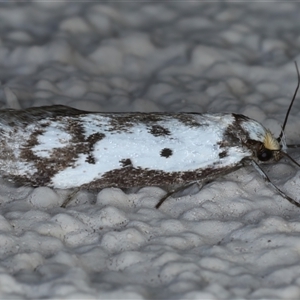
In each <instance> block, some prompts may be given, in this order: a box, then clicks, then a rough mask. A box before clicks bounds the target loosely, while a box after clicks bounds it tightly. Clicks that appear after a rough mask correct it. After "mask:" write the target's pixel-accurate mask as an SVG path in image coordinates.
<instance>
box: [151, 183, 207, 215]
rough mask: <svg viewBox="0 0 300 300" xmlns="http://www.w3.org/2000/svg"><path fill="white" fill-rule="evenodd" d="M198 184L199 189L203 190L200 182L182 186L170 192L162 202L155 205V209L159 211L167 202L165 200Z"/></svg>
mask: <svg viewBox="0 0 300 300" xmlns="http://www.w3.org/2000/svg"><path fill="white" fill-rule="evenodd" d="M195 183H196V184H197V185H198V187H199V190H201V188H202V187H203V184H202V185H201V184H200V182H198V181H195V182H191V183H189V184H187V185H183V186H180V187H179V188H177V189H173V190H171V191H169V192H168V193H166V195H164V196H163V197H162V198H161V199H160V200H159V202H158V203H157V204H156V205H155V208H156V209H158V208H160V206H161V205H162V204H163V203H164V202H165V200H167V199H168V198H169V197H170V196H172V195H173V194H175V193H177V192H180V191H181V190H184V189H186V188H188V187H190V186H192V185H193V184H195Z"/></svg>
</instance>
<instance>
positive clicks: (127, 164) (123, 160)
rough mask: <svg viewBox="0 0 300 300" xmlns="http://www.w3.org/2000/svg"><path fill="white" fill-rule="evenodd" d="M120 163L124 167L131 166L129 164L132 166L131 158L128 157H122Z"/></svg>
mask: <svg viewBox="0 0 300 300" xmlns="http://www.w3.org/2000/svg"><path fill="white" fill-rule="evenodd" d="M120 164H121V165H122V167H123V168H125V167H129V166H131V167H132V161H131V159H129V158H127V159H121V160H120Z"/></svg>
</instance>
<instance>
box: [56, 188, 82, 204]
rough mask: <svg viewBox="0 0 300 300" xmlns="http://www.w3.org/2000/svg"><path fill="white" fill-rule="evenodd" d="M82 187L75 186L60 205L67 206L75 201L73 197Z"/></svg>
mask: <svg viewBox="0 0 300 300" xmlns="http://www.w3.org/2000/svg"><path fill="white" fill-rule="evenodd" d="M79 190H80V188H75V189H74V190H73V191H72V192H71V193H70V194H69V195H68V196H67V197H66V199H65V201H64V202H63V204H62V205H61V206H60V207H63V208H66V207H67V205H68V204H69V203H70V202H71V201H73V197H74V196H75V195H76V194H77V193H78V192H79Z"/></svg>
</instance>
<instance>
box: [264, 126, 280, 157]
mask: <svg viewBox="0 0 300 300" xmlns="http://www.w3.org/2000/svg"><path fill="white" fill-rule="evenodd" d="M263 145H264V148H265V149H266V150H269V151H272V154H270V155H271V156H273V158H274V160H275V161H278V160H280V159H281V158H282V153H281V147H280V144H279V142H278V141H277V139H275V138H274V136H273V135H272V133H271V132H270V131H269V130H267V131H266V135H265V137H264V141H263Z"/></svg>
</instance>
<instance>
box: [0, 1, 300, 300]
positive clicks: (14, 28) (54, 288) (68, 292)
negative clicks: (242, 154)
mask: <svg viewBox="0 0 300 300" xmlns="http://www.w3.org/2000/svg"><path fill="white" fill-rule="evenodd" d="M299 13H300V7H299V4H298V3H278V2H276V3H275V2H274V3H270V2H269V3H268V2H264V3H252V4H251V3H200V2H186V1H184V2H183V1H182V2H170V3H139V2H126V3H125V2H113V3H111V4H98V3H60V2H54V3H51V2H36V3H30V4H27V3H8V4H3V3H2V4H1V7H0V20H1V27H0V44H1V47H0V64H1V68H0V80H1V83H2V87H3V88H2V89H1V91H0V100H1V104H2V107H7V106H13V107H17V106H18V103H19V104H20V106H21V107H23V108H25V107H30V106H41V105H51V104H64V105H70V106H73V107H75V108H80V109H86V110H98V111H144V112H148V111H193V112H204V111H205V112H224V111H227V112H236V113H243V114H245V115H247V116H249V117H252V118H254V119H256V120H257V121H259V122H262V123H263V124H264V125H265V126H266V127H269V128H270V129H271V130H272V131H273V132H274V133H276V134H278V132H279V131H280V124H281V123H282V121H283V119H284V115H285V112H286V109H287V106H288V104H289V101H290V99H291V97H292V94H293V92H294V89H295V86H296V71H295V67H294V63H293V61H294V60H298V63H300V59H299V45H300V39H299V33H300V22H299ZM16 100H17V101H16ZM299 111H300V101H299V100H298V101H296V103H295V105H294V107H293V109H292V113H291V117H290V121H289V124H288V126H287V128H286V129H287V130H286V135H287V139H288V142H299V141H300V136H299V128H300V127H299V126H300V119H299ZM293 156H294V157H295V158H296V159H297V158H299V154H298V153H297V151H294V153H293ZM264 169H265V171H266V172H267V173H268V175H269V176H270V178H271V179H272V181H273V182H274V183H275V184H276V185H278V186H279V187H281V188H282V189H283V190H285V191H286V192H287V193H288V194H289V195H291V196H293V197H295V198H297V199H299V198H300V197H299V184H300V178H299V174H300V173H299V171H298V170H297V168H296V167H294V166H292V165H291V163H290V162H288V161H285V160H283V161H282V162H280V163H278V164H277V165H274V166H268V167H265V168H264ZM163 193H164V191H163V190H162V189H160V188H154V187H152V188H149V187H145V188H142V189H141V190H139V191H137V192H136V193H129V194H126V193H124V192H123V191H121V190H118V189H104V190H102V191H101V192H100V193H99V194H98V195H96V193H94V194H93V193H88V192H84V191H82V192H80V193H79V194H78V196H77V198H76V200H75V201H74V202H73V203H72V205H70V207H68V208H67V209H62V208H60V207H59V204H60V203H61V201H62V198H63V195H64V192H63V191H58V192H57V191H52V190H50V189H48V188H43V187H41V188H38V189H32V188H30V187H18V188H16V187H14V186H13V185H11V184H8V183H7V182H4V181H3V182H1V186H0V201H1V207H0V212H1V217H0V297H1V298H5V299H16V298H21V299H25V298H67V299H71V298H72V299H74V298H81V299H82V298H95V299H96V298H97V299H99V298H103V299H104V298H105V299H113V298H115V299H116V298H118V299H153V298H166V299H184V298H189V299H214V298H216V299H220V298H224V299H233V298H251V299H256V298H281V299H291V298H299V297H300V288H299V285H300V281H299V279H298V277H299V272H300V271H299V270H300V263H299V258H300V243H299V236H300V217H299V213H300V209H299V208H297V207H294V206H292V205H291V204H290V203H288V202H287V201H286V200H285V199H282V198H281V197H280V196H278V195H276V194H275V193H274V192H273V191H272V190H270V189H269V188H268V187H267V186H266V184H265V183H264V182H263V180H262V179H261V178H260V177H259V175H258V174H257V173H256V172H255V171H254V170H252V169H251V168H246V169H241V170H239V171H237V172H234V173H232V174H230V175H228V176H226V177H224V178H220V179H218V180H216V181H214V182H212V183H210V184H209V185H207V186H206V187H205V188H204V189H203V190H202V191H201V192H199V193H198V194H196V195H193V196H190V195H187V196H185V197H182V198H180V199H170V200H168V201H167V202H166V203H165V204H164V205H163V206H162V207H161V209H160V210H155V209H154V205H155V204H156V202H157V200H158V199H159V197H161V196H162V195H163ZM96 197H97V200H96Z"/></svg>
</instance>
